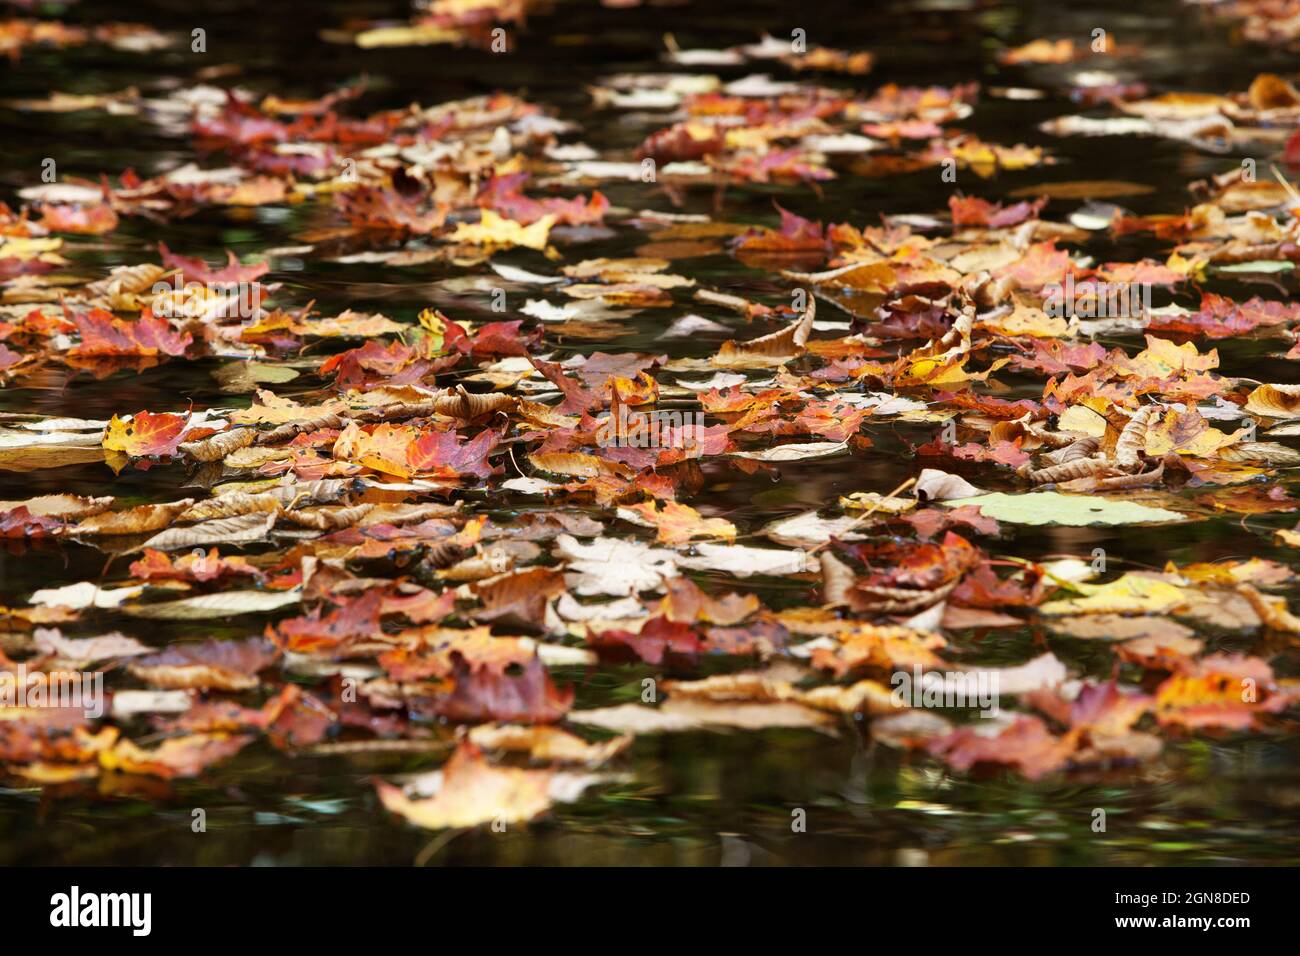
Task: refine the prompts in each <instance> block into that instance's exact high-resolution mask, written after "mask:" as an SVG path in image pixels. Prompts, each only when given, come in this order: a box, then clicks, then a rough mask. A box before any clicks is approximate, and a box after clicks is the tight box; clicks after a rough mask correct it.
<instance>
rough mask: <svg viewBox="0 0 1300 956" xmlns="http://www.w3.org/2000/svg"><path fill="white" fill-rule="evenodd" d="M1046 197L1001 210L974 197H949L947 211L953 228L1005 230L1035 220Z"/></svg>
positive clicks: (1000, 207) (993, 204)
mask: <svg viewBox="0 0 1300 956" xmlns="http://www.w3.org/2000/svg"><path fill="white" fill-rule="evenodd" d="M1046 205H1047V197H1046V196H1043V197H1042V198H1040V199H1036V200H1034V201H1033V202H1032V203H1031V202H1018V203H1015V204H1014V205H1011V206H1007V207H1005V208H1003V206H1002V204H1001V203H991V202H989V201H987V200H985V199H979V198H978V197H975V196H949V197H948V209H949V210H951V212H952V224H953V225H954V226H986V227H988V228H989V229H1005V228H1007V227H1008V226H1015V225H1019V224H1020V223H1022V222H1024V221H1025V220H1027V219H1037V218H1038V214H1039V213H1040V212H1041V211H1042V209H1043V207H1044V206H1046Z"/></svg>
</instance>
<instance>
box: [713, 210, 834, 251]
mask: <svg viewBox="0 0 1300 956" xmlns="http://www.w3.org/2000/svg"><path fill="white" fill-rule="evenodd" d="M772 205H774V206H776V210H777V212H779V213H780V214H781V227H780V228H779V229H764V228H757V229H751V230H750V231H749V232H747V233H745V234H744V235H741V236H737V237H736V238H735V239H733V240H732V249H733V250H734V251H736V252H763V253H811V252H826V251H828V249H829V246H830V243H829V242H828V241H827V239H826V234H825V233H824V232H823V231H822V224H821V223H820V222H813V221H812V220H809V219H805V218H803V216H797V215H795V214H794V213H792V212H790V210H788V209H784V208H782V207H781V204H780V203H777V202H773V203H772Z"/></svg>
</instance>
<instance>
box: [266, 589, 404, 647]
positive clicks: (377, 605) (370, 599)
mask: <svg viewBox="0 0 1300 956" xmlns="http://www.w3.org/2000/svg"><path fill="white" fill-rule="evenodd" d="M383 603H384V592H383V591H382V590H373V591H366V592H365V593H364V594H362V595H361V596H360V597H356V598H352V599H351V600H348V601H346V602H344V603H341V604H339V605H338V606H337V607H335V609H334V610H332V611H330V612H329V613H328V614H326V615H324V616H322V615H321V609H320V608H319V607H318V608H315V609H313V610H312V611H311V612H310V613H308V614H303V615H299V616H298V617H291V618H287V619H285V620H283V621H280V622H279V623H278V624H275V625H273V626H272V625H268V626H267V630H266V636H267V637H269V638H270V639H271V640H273V641H274V642H275V643H276V644H277V645H279V646H280V647H282V648H284V649H285V650H288V651H295V652H298V653H313V652H321V651H338V650H341V649H342V648H343V647H344V646H345V645H346V644H347V643H348V642H351V641H353V640H357V639H361V638H367V637H373V636H374V635H375V634H377V633H379V615H380V613H381V609H382V607H383Z"/></svg>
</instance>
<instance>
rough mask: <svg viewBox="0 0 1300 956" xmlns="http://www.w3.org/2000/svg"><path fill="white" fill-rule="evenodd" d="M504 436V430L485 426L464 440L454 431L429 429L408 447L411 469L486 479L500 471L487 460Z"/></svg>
mask: <svg viewBox="0 0 1300 956" xmlns="http://www.w3.org/2000/svg"><path fill="white" fill-rule="evenodd" d="M504 435H505V433H504V432H497V431H491V430H488V429H484V430H483V431H481V432H479V433H478V434H477V435H475V436H474V437H473V438H471V439H470V440H469V441H467V442H464V443H462V442H461V440H460V435H458V434H457V433H456V432H454V431H445V432H439V431H426V432H423V433H422V434H421V435H420V437H419V438H417V439H416V440H415V441H413V442H412V443H411V444H410V445H409V446H407V449H406V460H407V463H408V464H409V465H410V466H411V470H412V472H413V473H415V474H419V475H431V476H433V477H438V478H459V477H461V476H462V475H474V476H475V477H477V478H487V477H489V476H491V475H493V474H496V473H497V472H498V471H500V468H497V467H495V466H493V465H491V464H489V463H488V460H487V459H488V456H489V455H491V454H492V451H493V449H495V448H496V446H497V445H498V444H499V443H500V441H501V439H502V438H503V437H504Z"/></svg>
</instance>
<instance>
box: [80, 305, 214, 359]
mask: <svg viewBox="0 0 1300 956" xmlns="http://www.w3.org/2000/svg"><path fill="white" fill-rule="evenodd" d="M65 311H67V308H66V306H65ZM67 314H68V316H69V318H71V319H72V321H73V322H75V323H76V324H77V331H78V332H79V333H80V335H81V341H80V342H78V343H77V344H76V345H74V346H72V348H71V349H69V350H68V354H69V355H74V356H77V357H82V358H89V357H115V356H137V355H157V354H158V353H160V352H161V353H162V354H164V355H172V356H176V355H184V354H185V350H186V349H187V348H188V347H189V345H190V343H191V342H192V341H193V339H192V338H191V336H190V334H189V333H188V332H175V331H174V330H173V329H172V327H171V326H170V325H168V324H167V322H166V321H164V320H163V319H158V318H155V317H154V316H153V314H152V313H151V312H149V311H148V309H146V310H145V311H144V313H142V314H141V316H140V318H139V319H137V320H136V321H134V322H127V321H124V320H122V319H119V318H116V317H115V316H114V315H113V314H112V313H111V312H106V311H104V310H103V309H91V310H90V311H89V312H85V313H82V312H67Z"/></svg>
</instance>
